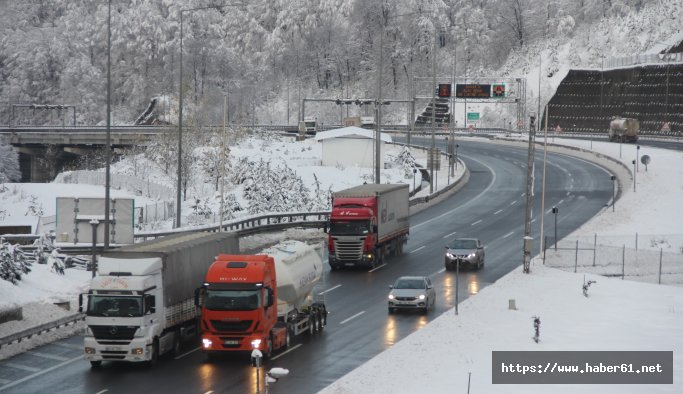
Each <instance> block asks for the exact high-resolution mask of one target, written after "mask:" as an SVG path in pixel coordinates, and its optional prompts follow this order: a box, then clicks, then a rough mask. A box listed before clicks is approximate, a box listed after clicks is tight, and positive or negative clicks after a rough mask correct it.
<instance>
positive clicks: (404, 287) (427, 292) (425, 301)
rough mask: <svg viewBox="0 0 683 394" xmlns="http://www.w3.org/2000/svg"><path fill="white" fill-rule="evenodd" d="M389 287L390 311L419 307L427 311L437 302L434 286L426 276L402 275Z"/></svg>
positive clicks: (424, 311) (418, 308)
mask: <svg viewBox="0 0 683 394" xmlns="http://www.w3.org/2000/svg"><path fill="white" fill-rule="evenodd" d="M389 288H390V289H391V292H389V300H388V303H389V304H388V305H389V313H394V311H396V310H398V309H413V310H415V309H417V310H420V311H422V312H423V313H427V312H428V311H429V309H432V308H434V305H435V304H436V292H435V291H434V286H432V282H431V281H430V280H429V278H428V277H426V276H402V277H400V278H398V279H396V282H394V284H393V285H391V286H389Z"/></svg>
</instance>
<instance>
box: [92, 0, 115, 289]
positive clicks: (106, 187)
mask: <svg viewBox="0 0 683 394" xmlns="http://www.w3.org/2000/svg"><path fill="white" fill-rule="evenodd" d="M106 145H107V147H106V148H105V151H106V153H105V156H106V157H105V160H106V169H105V173H106V174H105V177H104V249H105V250H106V249H108V248H109V210H110V206H109V200H110V193H111V168H110V167H111V164H110V163H111V0H109V1H108V2H107V140H106ZM93 275H94V271H93Z"/></svg>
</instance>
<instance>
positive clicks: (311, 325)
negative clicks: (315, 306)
mask: <svg viewBox="0 0 683 394" xmlns="http://www.w3.org/2000/svg"><path fill="white" fill-rule="evenodd" d="M314 320H315V319H314V318H313V315H311V316H309V317H308V335H310V336H313V334H315V327H314V322H315V321H314Z"/></svg>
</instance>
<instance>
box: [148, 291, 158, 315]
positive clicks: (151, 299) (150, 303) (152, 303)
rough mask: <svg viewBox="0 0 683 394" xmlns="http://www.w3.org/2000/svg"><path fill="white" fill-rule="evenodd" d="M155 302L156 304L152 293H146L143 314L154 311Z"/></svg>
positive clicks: (155, 309)
mask: <svg viewBox="0 0 683 394" xmlns="http://www.w3.org/2000/svg"><path fill="white" fill-rule="evenodd" d="M155 304H156V297H154V296H153V295H149V294H147V295H146V296H145V314H147V312H149V313H154V312H156V311H157V308H156V305H155Z"/></svg>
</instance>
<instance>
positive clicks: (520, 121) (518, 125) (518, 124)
mask: <svg viewBox="0 0 683 394" xmlns="http://www.w3.org/2000/svg"><path fill="white" fill-rule="evenodd" d="M522 127H524V121H523V120H518V121H517V128H518V129H521V128H522Z"/></svg>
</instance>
